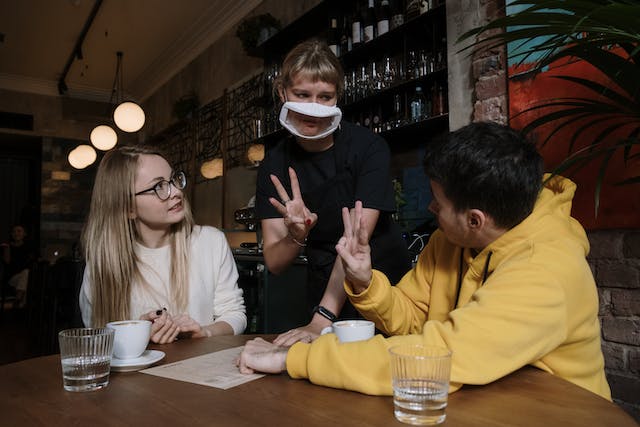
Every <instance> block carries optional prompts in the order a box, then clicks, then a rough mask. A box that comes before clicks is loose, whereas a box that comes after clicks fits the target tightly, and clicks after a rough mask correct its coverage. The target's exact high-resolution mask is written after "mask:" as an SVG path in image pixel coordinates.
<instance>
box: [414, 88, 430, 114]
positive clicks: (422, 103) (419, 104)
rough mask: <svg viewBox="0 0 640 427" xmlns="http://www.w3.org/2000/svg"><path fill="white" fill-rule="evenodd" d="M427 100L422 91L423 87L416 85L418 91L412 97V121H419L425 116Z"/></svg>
mask: <svg viewBox="0 0 640 427" xmlns="http://www.w3.org/2000/svg"><path fill="white" fill-rule="evenodd" d="M426 105H427V100H426V98H425V97H424V93H422V87H421V86H416V92H415V93H414V94H413V97H412V98H411V121H412V122H418V121H420V120H422V119H423V118H424V117H425V111H426V110H425V108H426Z"/></svg>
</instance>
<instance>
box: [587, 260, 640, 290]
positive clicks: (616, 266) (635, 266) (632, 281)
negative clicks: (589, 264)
mask: <svg viewBox="0 0 640 427" xmlns="http://www.w3.org/2000/svg"><path fill="white" fill-rule="evenodd" d="M596 282H598V286H603V287H610V288H626V289H632V288H640V265H639V263H638V261H637V260H623V261H606V262H599V263H598V268H597V276H596Z"/></svg>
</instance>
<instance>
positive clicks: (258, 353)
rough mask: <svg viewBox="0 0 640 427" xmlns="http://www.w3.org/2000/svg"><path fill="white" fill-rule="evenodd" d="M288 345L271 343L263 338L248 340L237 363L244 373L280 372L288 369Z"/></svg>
mask: <svg viewBox="0 0 640 427" xmlns="http://www.w3.org/2000/svg"><path fill="white" fill-rule="evenodd" d="M288 351H289V349H288V348H287V347H280V346H278V345H275V344H271V343H270V342H268V341H265V340H263V339H262V338H256V339H253V340H251V341H247V343H246V344H245V345H244V349H243V350H242V353H240V357H239V358H238V360H237V361H236V365H237V366H238V367H239V368H240V372H241V373H243V374H253V373H254V372H256V371H258V372H265V373H267V374H279V373H280V372H282V371H285V370H286V369H287V352H288Z"/></svg>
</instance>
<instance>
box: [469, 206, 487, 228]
mask: <svg viewBox="0 0 640 427" xmlns="http://www.w3.org/2000/svg"><path fill="white" fill-rule="evenodd" d="M467 225H468V226H469V228H471V229H473V230H481V229H482V228H483V227H485V226H486V225H487V215H486V214H485V213H484V212H482V211H481V210H480V209H470V210H469V213H468V214H467Z"/></svg>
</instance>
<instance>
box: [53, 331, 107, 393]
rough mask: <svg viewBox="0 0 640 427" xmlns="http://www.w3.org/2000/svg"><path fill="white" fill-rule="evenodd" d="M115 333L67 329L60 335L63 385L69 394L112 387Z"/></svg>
mask: <svg viewBox="0 0 640 427" xmlns="http://www.w3.org/2000/svg"><path fill="white" fill-rule="evenodd" d="M113 336H114V330H113V329H110V328H76V329H65V330H64V331H61V332H60V333H59V334H58V341H59V344H60V363H61V364H62V382H63V385H64V389H65V390H67V391H92V390H98V389H101V388H103V387H106V386H107V384H109V371H110V369H111V355H112V353H113Z"/></svg>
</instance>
